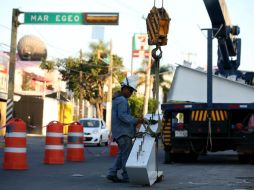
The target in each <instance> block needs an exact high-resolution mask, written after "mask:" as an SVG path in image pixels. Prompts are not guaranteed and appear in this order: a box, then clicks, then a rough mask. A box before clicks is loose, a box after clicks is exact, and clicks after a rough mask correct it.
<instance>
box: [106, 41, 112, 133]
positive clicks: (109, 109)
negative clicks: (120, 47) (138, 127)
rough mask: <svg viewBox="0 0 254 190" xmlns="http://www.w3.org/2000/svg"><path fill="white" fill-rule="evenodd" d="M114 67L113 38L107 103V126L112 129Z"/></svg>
mask: <svg viewBox="0 0 254 190" xmlns="http://www.w3.org/2000/svg"><path fill="white" fill-rule="evenodd" d="M112 67H113V58H112V40H110V61H109V67H108V71H109V74H110V76H109V81H108V93H107V105H106V125H107V128H108V129H109V130H110V131H111V114H112V80H113V79H112V78H113V77H112Z"/></svg>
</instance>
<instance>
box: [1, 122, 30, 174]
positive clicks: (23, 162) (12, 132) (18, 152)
mask: <svg viewBox="0 0 254 190" xmlns="http://www.w3.org/2000/svg"><path fill="white" fill-rule="evenodd" d="M3 168H4V169H10V170H26V169H27V168H28V165H27V156H26V124H25V122H24V121H23V120H21V119H18V118H13V119H11V120H10V121H9V122H8V123H7V124H6V134H5V148H4V162H3Z"/></svg>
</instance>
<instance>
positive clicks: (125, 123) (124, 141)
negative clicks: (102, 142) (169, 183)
mask: <svg viewBox="0 0 254 190" xmlns="http://www.w3.org/2000/svg"><path fill="white" fill-rule="evenodd" d="M137 80H138V77H137V76H136V75H132V76H129V77H126V78H125V79H124V80H123V81H122V83H121V91H120V92H117V93H116V94H115V95H114V96H113V101H112V120H111V129H112V136H113V139H114V141H116V143H117V144H118V148H119V152H118V155H117V157H116V159H115V161H114V164H113V166H112V167H111V168H110V169H109V171H108V175H107V179H108V180H111V181H113V182H116V183H117V182H129V177H128V174H127V171H126V167H125V165H126V162H127V159H128V157H129V154H130V152H131V149H132V139H133V138H134V135H135V132H136V126H138V125H139V124H140V123H142V122H144V119H143V118H136V117H134V116H132V115H131V111H130V107H129V104H128V98H129V97H130V96H131V95H132V94H133V92H134V91H137V82H138V81H137ZM121 169H122V179H120V178H118V176H117V171H118V170H121Z"/></svg>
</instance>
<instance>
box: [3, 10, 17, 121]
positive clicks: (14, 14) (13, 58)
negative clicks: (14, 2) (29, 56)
mask: <svg viewBox="0 0 254 190" xmlns="http://www.w3.org/2000/svg"><path fill="white" fill-rule="evenodd" d="M19 14H20V11H19V10H18V9H12V28H11V48H10V64H9V80H8V99H7V110H6V123H7V122H8V121H10V120H11V119H12V118H13V112H14V101H13V97H14V81H15V65H16V46H17V31H18V26H19V21H18V16H19Z"/></svg>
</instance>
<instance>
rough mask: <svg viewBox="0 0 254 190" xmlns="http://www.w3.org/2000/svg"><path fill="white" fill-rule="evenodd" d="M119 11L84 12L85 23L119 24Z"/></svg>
mask: <svg viewBox="0 0 254 190" xmlns="http://www.w3.org/2000/svg"><path fill="white" fill-rule="evenodd" d="M118 22H119V13H84V24H87V25H118Z"/></svg>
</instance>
